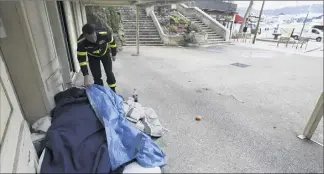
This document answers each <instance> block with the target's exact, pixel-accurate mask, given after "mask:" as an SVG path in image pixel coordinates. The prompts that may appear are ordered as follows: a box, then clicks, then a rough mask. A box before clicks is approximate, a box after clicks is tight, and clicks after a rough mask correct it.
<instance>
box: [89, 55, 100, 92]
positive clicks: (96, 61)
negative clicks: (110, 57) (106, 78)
mask: <svg viewBox="0 0 324 174" xmlns="http://www.w3.org/2000/svg"><path fill="white" fill-rule="evenodd" d="M89 67H90V70H91V73H92V76H93V80H94V84H97V85H101V86H103V82H102V80H101V68H100V58H99V57H89Z"/></svg>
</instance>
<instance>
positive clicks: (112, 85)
mask: <svg viewBox="0 0 324 174" xmlns="http://www.w3.org/2000/svg"><path fill="white" fill-rule="evenodd" d="M108 86H109V87H111V88H113V87H116V86H117V85H116V83H114V84H110V85H108Z"/></svg>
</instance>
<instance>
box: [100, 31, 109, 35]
mask: <svg viewBox="0 0 324 174" xmlns="http://www.w3.org/2000/svg"><path fill="white" fill-rule="evenodd" d="M99 34H102V35H106V34H107V32H106V31H100V32H99Z"/></svg>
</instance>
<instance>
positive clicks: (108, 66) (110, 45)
mask: <svg viewBox="0 0 324 174" xmlns="http://www.w3.org/2000/svg"><path fill="white" fill-rule="evenodd" d="M96 33H97V42H96V43H92V42H90V41H88V40H87V39H85V37H84V36H83V34H82V35H81V36H80V37H79V39H78V49H77V54H78V60H79V63H80V67H81V72H82V73H83V76H85V75H89V72H88V66H87V65H88V63H87V59H86V56H87V55H88V61H89V67H90V70H91V73H92V76H93V79H94V83H95V84H97V85H101V86H103V82H102V79H101V68H100V61H101V62H102V64H103V67H104V69H105V72H106V75H107V83H108V86H109V87H110V88H112V89H113V90H115V87H116V80H115V76H114V73H113V72H112V61H111V58H110V51H111V54H112V56H116V54H117V45H116V43H115V40H114V37H113V35H112V33H109V32H107V31H103V30H99V31H96Z"/></svg>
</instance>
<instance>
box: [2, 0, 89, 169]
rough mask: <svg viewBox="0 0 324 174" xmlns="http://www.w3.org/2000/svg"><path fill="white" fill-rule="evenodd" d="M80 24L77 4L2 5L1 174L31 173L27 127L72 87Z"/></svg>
mask: <svg viewBox="0 0 324 174" xmlns="http://www.w3.org/2000/svg"><path fill="white" fill-rule="evenodd" d="M84 23H86V14H85V9H84V5H83V4H82V3H81V2H79V1H73V2H71V1H60V2H59V1H0V60H1V61H0V67H1V74H0V77H1V78H0V97H1V98H0V104H1V105H0V110H1V113H0V123H1V125H0V126H1V127H0V128H1V129H0V130H1V132H0V135H1V136H0V140H1V144H0V145H1V146H0V157H1V158H0V160H1V167H0V172H1V173H12V172H35V170H36V166H37V162H38V159H37V158H38V157H37V155H36V153H35V149H34V147H33V144H32V141H31V138H30V131H29V130H30V125H31V124H32V123H34V122H35V121H36V120H37V119H39V118H41V117H43V116H46V115H49V113H50V111H51V110H52V108H53V107H54V100H53V96H54V95H55V94H56V93H58V92H60V91H62V90H64V89H66V88H68V87H70V86H71V85H72V80H73V78H74V76H75V75H76V73H78V71H79V65H78V61H77V55H76V47H77V45H76V40H77V37H78V35H79V34H81V27H82V25H83V24H84Z"/></svg>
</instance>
